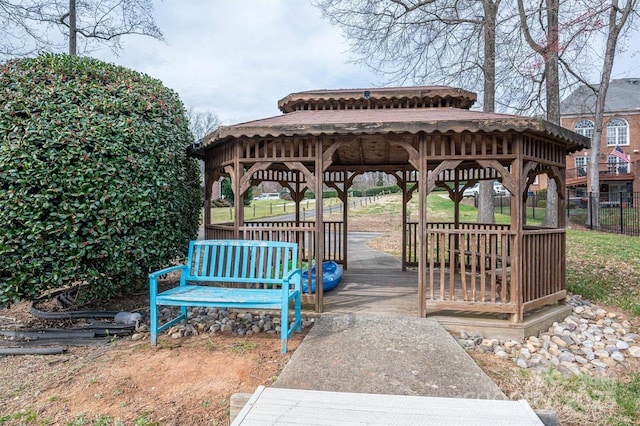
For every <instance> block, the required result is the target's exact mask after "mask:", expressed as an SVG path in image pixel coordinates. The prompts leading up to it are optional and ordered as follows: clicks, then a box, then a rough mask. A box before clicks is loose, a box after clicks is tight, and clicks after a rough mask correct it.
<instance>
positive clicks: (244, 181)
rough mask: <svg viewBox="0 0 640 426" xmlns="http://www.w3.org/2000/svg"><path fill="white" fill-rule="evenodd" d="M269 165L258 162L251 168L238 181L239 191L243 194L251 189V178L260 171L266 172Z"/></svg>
mask: <svg viewBox="0 0 640 426" xmlns="http://www.w3.org/2000/svg"><path fill="white" fill-rule="evenodd" d="M271 164H273V163H272V162H270V161H259V162H257V163H255V164H253V165H252V166H251V168H249V170H247V172H246V173H245V174H244V175H243V176H242V178H241V179H240V191H241V192H242V193H243V194H244V193H245V192H247V190H248V189H249V188H250V187H251V177H252V176H253V174H254V173H255V172H257V171H260V170H267V169H268V168H269V167H270V166H271Z"/></svg>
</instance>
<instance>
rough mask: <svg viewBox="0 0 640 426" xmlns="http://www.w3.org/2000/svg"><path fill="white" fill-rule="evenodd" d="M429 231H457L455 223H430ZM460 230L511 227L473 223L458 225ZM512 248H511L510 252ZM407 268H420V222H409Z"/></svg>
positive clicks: (406, 244) (407, 230)
mask: <svg viewBox="0 0 640 426" xmlns="http://www.w3.org/2000/svg"><path fill="white" fill-rule="evenodd" d="M427 228H428V229H456V224H455V223H454V222H428V223H427ZM457 229H460V230H465V229H471V230H485V229H486V230H509V229H510V226H509V225H504V224H495V223H471V222H464V223H460V224H458V228H457ZM510 250H511V248H509V251H510ZM405 253H406V254H405V256H406V259H405V266H409V267H416V266H418V222H407V224H406V237H405Z"/></svg>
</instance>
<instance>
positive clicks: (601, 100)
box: [518, 0, 639, 226]
mask: <svg viewBox="0 0 640 426" xmlns="http://www.w3.org/2000/svg"><path fill="white" fill-rule="evenodd" d="M638 1H639V0H611V1H607V0H582V1H572V2H566V3H564V4H562V5H561V4H560V2H559V0H545V3H544V5H542V4H540V6H539V7H538V6H536V7H533V8H530V9H528V10H527V9H525V6H524V2H523V0H518V9H519V15H520V21H521V27H522V32H523V34H524V37H525V39H526V41H527V43H528V44H529V46H531V48H532V50H533V51H534V52H536V53H537V54H538V55H539V56H540V58H541V60H542V62H543V64H544V73H543V80H542V81H544V82H545V94H544V96H545V97H546V112H547V120H549V121H551V122H553V123H556V124H560V108H559V104H560V96H561V94H560V93H561V91H560V86H561V85H562V82H561V78H562V77H561V73H560V71H564V74H565V78H564V83H565V86H570V84H568V81H569V80H572V81H573V82H577V83H581V84H583V85H586V86H587V87H589V88H591V90H592V91H593V93H594V94H595V99H596V101H595V114H594V115H595V117H594V118H595V126H594V135H593V138H592V149H591V163H590V170H589V174H590V176H589V181H590V188H589V191H591V192H594V193H596V194H597V193H598V192H599V187H600V184H599V181H600V175H599V170H598V160H599V156H600V141H601V138H602V130H603V118H604V106H605V100H606V94H607V89H608V87H609V81H610V79H611V70H612V68H613V63H614V58H615V53H616V50H617V49H618V42H619V38H620V35H621V34H623V33H624V30H625V29H630V28H631V26H632V18H633V17H634V16H635V15H637V7H638ZM560 7H562V8H563V9H562V10H560ZM545 16H546V19H543V18H544V17H545ZM559 16H563V17H564V20H563V22H559V19H558V17H559ZM530 22H531V23H538V24H540V26H539V28H538V32H537V33H538V34H542V37H541V38H542V39H543V42H536V41H535V40H534V36H533V33H532V29H531V26H530V25H529V23H530ZM545 24H546V25H545ZM561 37H562V40H563V42H562V43H560V38H561ZM600 40H603V42H602V43H600V42H599V41H600ZM602 45H604V46H605V52H604V55H602V54H601V53H600V51H599V49H600V48H601V46H602ZM593 46H596V48H595V49H594V48H593ZM580 58H583V60H582V61H580ZM598 58H600V59H601V66H600V69H598V70H597V73H598V74H599V75H600V84H599V85H597V86H594V85H592V84H590V83H589V82H588V75H589V74H590V72H591V71H593V69H594V67H593V63H594V61H595V62H598ZM584 59H586V60H588V62H585V60H584ZM591 210H593V213H594V217H592V218H591V222H592V223H598V218H597V209H591ZM557 214H558V211H557V191H556V186H555V181H553V180H550V181H549V185H548V188H547V214H546V216H545V221H544V223H545V225H548V226H556V225H557V219H558V217H557Z"/></svg>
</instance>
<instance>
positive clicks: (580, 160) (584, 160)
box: [576, 155, 591, 177]
mask: <svg viewBox="0 0 640 426" xmlns="http://www.w3.org/2000/svg"><path fill="white" fill-rule="evenodd" d="M589 161H591V157H589V156H588V155H581V156H579V157H576V174H577V176H578V177H582V176H586V175H587V164H589Z"/></svg>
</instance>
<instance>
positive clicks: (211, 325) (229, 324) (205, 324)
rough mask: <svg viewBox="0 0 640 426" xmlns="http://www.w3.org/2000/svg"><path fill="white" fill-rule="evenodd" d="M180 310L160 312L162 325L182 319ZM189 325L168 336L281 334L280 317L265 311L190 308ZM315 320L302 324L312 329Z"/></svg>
mask: <svg viewBox="0 0 640 426" xmlns="http://www.w3.org/2000/svg"><path fill="white" fill-rule="evenodd" d="M179 312H180V311H179V308H176V307H164V308H161V309H160V310H159V312H158V317H159V318H158V319H159V321H160V323H163V322H166V321H169V320H171V319H172V318H175V317H177V316H178V315H179ZM187 319H188V321H187V322H186V323H181V324H177V325H175V326H173V327H170V328H169V329H168V330H167V332H166V334H167V335H169V337H171V338H172V339H181V338H183V337H188V336H197V335H200V334H202V333H220V334H229V335H232V336H252V335H254V334H259V333H267V334H279V333H280V314H279V313H276V314H275V315H274V314H272V313H270V312H266V311H262V312H258V311H244V312H243V311H229V310H226V309H218V308H206V307H190V308H188V309H187ZM313 323H314V319H313V318H311V319H305V318H303V320H302V327H303V328H306V327H311V326H312V325H313ZM137 331H139V332H142V331H148V327H146V326H143V327H139V328H138V329H137ZM144 336H145V335H144V334H142V333H136V334H134V335H133V336H132V339H133V340H138V339H141V338H143V337H144Z"/></svg>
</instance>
